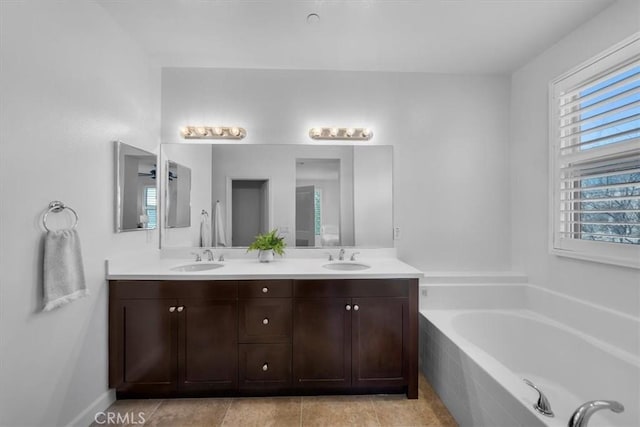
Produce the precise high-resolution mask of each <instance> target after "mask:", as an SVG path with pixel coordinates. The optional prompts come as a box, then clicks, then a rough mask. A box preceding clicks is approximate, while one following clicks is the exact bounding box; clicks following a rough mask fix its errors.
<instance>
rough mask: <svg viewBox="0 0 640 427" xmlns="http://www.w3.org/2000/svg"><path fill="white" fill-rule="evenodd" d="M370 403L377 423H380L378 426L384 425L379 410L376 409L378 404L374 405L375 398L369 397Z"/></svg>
mask: <svg viewBox="0 0 640 427" xmlns="http://www.w3.org/2000/svg"><path fill="white" fill-rule="evenodd" d="M369 403H370V404H371V407H373V414H374V415H375V416H376V421H377V422H378V425H379V426H382V423H381V422H380V417H378V410H377V409H376V404H375V403H373V396H369Z"/></svg>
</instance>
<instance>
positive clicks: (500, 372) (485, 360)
mask: <svg viewBox="0 0 640 427" xmlns="http://www.w3.org/2000/svg"><path fill="white" fill-rule="evenodd" d="M520 311H522V310H431V314H432V316H427V315H425V313H424V312H422V311H421V312H420V314H422V315H423V316H425V317H426V318H427V320H429V321H430V322H431V323H432V324H433V325H434V326H435V327H436V328H437V329H438V330H439V331H440V332H441V333H442V334H443V335H444V336H446V337H447V338H448V339H449V340H451V341H452V342H453V343H454V344H456V346H457V347H458V348H459V349H460V351H461V352H463V353H464V354H465V355H466V356H467V357H468V358H469V359H471V360H472V361H473V362H475V364H476V365H477V366H478V367H479V368H480V369H481V370H483V371H484V372H485V373H486V374H487V375H488V376H490V377H491V378H493V379H494V380H495V382H496V383H497V384H498V385H499V386H500V387H501V388H502V389H504V390H505V392H506V393H509V394H510V395H511V396H513V397H514V398H515V399H516V400H518V402H520V403H521V404H522V405H523V406H525V407H526V409H527V411H529V412H530V413H531V414H533V415H534V416H536V417H537V418H538V419H539V420H540V421H542V422H544V423H545V424H547V425H548V426H550V427H566V421H567V420H568V419H569V416H568V415H567V416H566V418H565V417H564V414H562V416H560V417H559V416H558V414H556V416H555V417H553V418H552V417H545V416H543V415H541V414H540V413H538V412H536V411H535V409H533V404H534V403H536V401H537V399H538V396H537V394H535V392H534V391H533V390H532V389H531V388H530V387H529V386H527V385H525V384H524V382H523V381H522V379H520V378H518V375H517V374H516V373H515V372H513V371H512V370H510V369H509V368H507V367H506V366H505V365H504V364H503V363H502V362H500V361H499V360H498V359H496V358H495V357H493V356H492V355H491V354H489V353H487V352H486V351H484V350H483V349H482V348H480V347H478V346H477V345H475V344H474V343H472V342H471V341H469V340H467V339H466V338H464V337H463V336H462V335H460V334H458V333H457V332H455V330H453V327H452V326H451V319H452V318H453V317H455V316H456V315H459V314H463V313H472V312H473V313H478V312H483V313H484V312H490V313H498V312H500V313H505V314H509V315H513V314H514V313H516V312H520ZM445 325H446V326H445ZM443 326H444V327H443ZM444 351H445V352H447V353H449V352H448V351H447V349H446V348H444ZM449 357H453V355H451V354H449ZM551 403H552V405H553V402H551ZM498 404H499V405H500V406H501V407H502V408H503V410H504V411H505V412H507V413H509V414H511V415H512V416H513V411H510V410H508V409H507V408H505V407H504V406H503V405H502V404H501V403H500V402H498Z"/></svg>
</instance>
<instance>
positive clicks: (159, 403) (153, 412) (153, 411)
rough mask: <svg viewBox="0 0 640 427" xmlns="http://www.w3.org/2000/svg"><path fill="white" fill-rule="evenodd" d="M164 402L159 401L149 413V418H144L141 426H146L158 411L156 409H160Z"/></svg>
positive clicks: (162, 400)
mask: <svg viewBox="0 0 640 427" xmlns="http://www.w3.org/2000/svg"><path fill="white" fill-rule="evenodd" d="M164 401H165V399H160V400H159V401H158V404H157V405H156V406H155V407H154V408H153V410H152V411H151V414H150V415H149V418H145V420H144V423H143V424H142V425H143V426H144V425H146V424H147V423H148V422H149V420H150V419H151V418H153V414H155V413H156V412H157V411H158V408H159V407H160V405H162V404H163V403H164Z"/></svg>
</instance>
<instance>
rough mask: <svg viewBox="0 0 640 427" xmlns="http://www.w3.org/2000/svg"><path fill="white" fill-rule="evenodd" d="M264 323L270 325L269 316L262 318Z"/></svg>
mask: <svg viewBox="0 0 640 427" xmlns="http://www.w3.org/2000/svg"><path fill="white" fill-rule="evenodd" d="M262 324H263V325H268V324H269V319H268V318H267V317H265V318H264V319H262Z"/></svg>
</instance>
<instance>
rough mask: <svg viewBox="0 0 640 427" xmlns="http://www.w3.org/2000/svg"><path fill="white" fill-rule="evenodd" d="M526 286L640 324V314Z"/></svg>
mask: <svg viewBox="0 0 640 427" xmlns="http://www.w3.org/2000/svg"><path fill="white" fill-rule="evenodd" d="M525 286H527V287H530V288H533V289H535V290H537V291H540V292H545V293H549V294H551V295H553V296H556V297H559V298H562V299H567V300H569V301H571V302H573V303H576V304H583V305H585V306H587V307H589V308H592V309H594V310H598V311H603V312H605V313H607V314H610V315H612V316H617V317H620V318H622V319H624V320H629V321H632V322H635V323H638V324H640V314H639V315H638V316H633V315H631V314H629V313H624V312H622V311H618V310H614V309H612V308H609V307H606V306H604V305H600V304H596V303H593V302H591V301H587V300H584V299H581V298H577V297H574V296H571V295H567V294H563V293H561V292H558V291H554V290H553V289H549V288H545V287H544V286H540V285H535V284H533V283H526V284H525Z"/></svg>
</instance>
